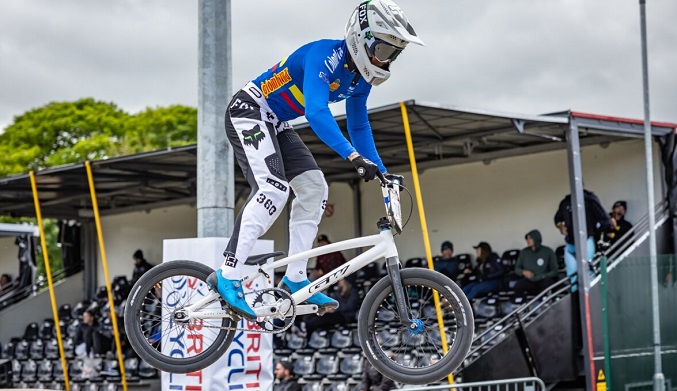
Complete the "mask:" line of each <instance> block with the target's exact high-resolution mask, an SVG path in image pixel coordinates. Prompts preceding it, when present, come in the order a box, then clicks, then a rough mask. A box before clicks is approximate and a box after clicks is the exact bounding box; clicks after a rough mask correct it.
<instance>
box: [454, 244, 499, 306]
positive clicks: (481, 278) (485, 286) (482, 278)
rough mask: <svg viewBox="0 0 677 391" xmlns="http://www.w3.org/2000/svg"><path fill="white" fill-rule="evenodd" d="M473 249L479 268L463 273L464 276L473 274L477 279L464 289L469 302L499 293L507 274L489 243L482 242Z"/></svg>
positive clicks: (466, 270)
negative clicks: (489, 294)
mask: <svg viewBox="0 0 677 391" xmlns="http://www.w3.org/2000/svg"><path fill="white" fill-rule="evenodd" d="M473 248H474V249H475V251H476V252H477V258H476V259H477V266H475V269H474V270H470V269H465V270H464V271H463V273H464V274H472V275H474V276H475V277H476V279H475V281H472V282H470V283H468V284H466V285H465V286H464V287H463V293H465V296H466V297H467V298H468V300H472V299H474V298H476V297H480V296H484V295H486V294H488V293H493V292H498V291H499V290H500V289H501V285H502V283H503V276H504V274H505V268H504V267H503V263H502V262H501V259H500V258H499V257H498V254H496V253H495V252H493V251H492V250H491V246H490V245H489V243H487V242H480V243H479V244H478V245H477V246H473Z"/></svg>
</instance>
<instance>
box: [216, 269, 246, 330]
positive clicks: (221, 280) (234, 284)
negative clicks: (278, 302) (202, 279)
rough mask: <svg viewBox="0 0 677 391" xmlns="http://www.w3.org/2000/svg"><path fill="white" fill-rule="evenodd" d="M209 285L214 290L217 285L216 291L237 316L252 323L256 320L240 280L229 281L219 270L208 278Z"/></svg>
mask: <svg viewBox="0 0 677 391" xmlns="http://www.w3.org/2000/svg"><path fill="white" fill-rule="evenodd" d="M207 285H209V288H211V289H214V286H215V285H216V290H217V291H218V292H219V294H220V295H221V296H222V297H223V299H224V300H225V301H226V303H228V306H229V307H230V309H231V310H232V311H233V312H235V313H236V314H237V315H239V316H241V317H242V318H245V319H247V320H250V321H253V320H256V314H255V313H254V311H253V310H252V309H251V307H249V304H247V302H246V301H245V299H244V290H243V289H242V282H240V280H227V279H226V278H225V277H223V275H221V269H219V270H217V271H215V272H214V273H212V274H210V275H209V277H207Z"/></svg>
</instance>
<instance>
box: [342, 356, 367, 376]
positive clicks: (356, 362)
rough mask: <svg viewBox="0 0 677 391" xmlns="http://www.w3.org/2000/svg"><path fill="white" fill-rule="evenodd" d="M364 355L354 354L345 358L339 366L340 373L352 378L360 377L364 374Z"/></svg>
mask: <svg viewBox="0 0 677 391" xmlns="http://www.w3.org/2000/svg"><path fill="white" fill-rule="evenodd" d="M363 360H364V358H363V357H362V354H352V355H349V356H345V357H343V359H342V360H341V363H340V364H339V371H340V372H341V373H343V374H346V375H350V376H360V375H361V374H362V362H363Z"/></svg>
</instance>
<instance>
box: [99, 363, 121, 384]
mask: <svg viewBox="0 0 677 391" xmlns="http://www.w3.org/2000/svg"><path fill="white" fill-rule="evenodd" d="M101 376H103V377H104V378H106V379H107V380H108V381H120V366H119V365H118V360H117V359H111V360H103V362H102V366H101Z"/></svg>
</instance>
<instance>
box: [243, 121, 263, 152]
mask: <svg viewBox="0 0 677 391" xmlns="http://www.w3.org/2000/svg"><path fill="white" fill-rule="evenodd" d="M242 135H243V136H244V145H252V146H254V148H256V150H258V149H259V142H260V141H261V140H263V139H264V138H266V134H265V133H263V132H262V131H261V128H260V127H259V125H256V126H254V127H253V128H252V129H250V130H243V131H242Z"/></svg>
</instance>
